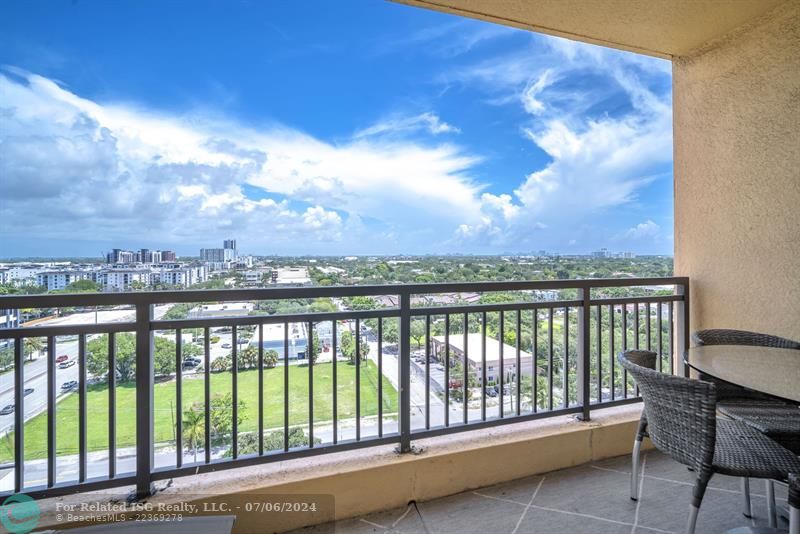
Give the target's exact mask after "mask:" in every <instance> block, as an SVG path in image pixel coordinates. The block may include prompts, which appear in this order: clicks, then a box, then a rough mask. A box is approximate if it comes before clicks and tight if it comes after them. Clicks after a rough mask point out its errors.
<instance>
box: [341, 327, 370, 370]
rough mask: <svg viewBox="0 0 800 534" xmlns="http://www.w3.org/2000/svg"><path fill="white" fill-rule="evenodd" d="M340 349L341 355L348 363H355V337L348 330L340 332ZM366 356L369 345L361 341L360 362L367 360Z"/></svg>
mask: <svg viewBox="0 0 800 534" xmlns="http://www.w3.org/2000/svg"><path fill="white" fill-rule="evenodd" d="M340 343H341V348H342V355H343V356H344V357H345V358H347V359H348V360H349V361H350V363H352V364H355V362H356V341H355V336H354V335H353V334H352V332H350V331H349V330H345V331H344V332H342V339H341V342H340ZM367 354H369V344H368V343H367V342H366V341H363V340H362V341H361V360H362V361H364V360H366V359H367Z"/></svg>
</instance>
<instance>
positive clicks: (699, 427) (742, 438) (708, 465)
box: [619, 353, 800, 507]
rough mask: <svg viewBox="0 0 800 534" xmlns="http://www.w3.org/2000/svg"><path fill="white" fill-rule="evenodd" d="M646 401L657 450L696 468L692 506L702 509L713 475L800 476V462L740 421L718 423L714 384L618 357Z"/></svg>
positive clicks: (753, 476) (651, 433) (645, 407)
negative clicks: (701, 505)
mask: <svg viewBox="0 0 800 534" xmlns="http://www.w3.org/2000/svg"><path fill="white" fill-rule="evenodd" d="M619 362H620V364H621V365H622V366H623V367H624V368H625V369H626V370H627V371H628V372H629V373H631V376H632V377H633V379H634V380H635V381H636V384H637V385H638V386H639V390H640V391H641V394H642V398H643V400H644V411H645V413H646V416H647V431H648V433H649V435H650V439H651V440H652V441H653V443H654V444H655V446H656V448H658V449H659V450H660V451H662V452H664V453H666V454H668V455H669V456H671V457H672V458H673V459H675V460H677V461H678V462H680V463H682V464H684V465H688V466H690V467H692V468H694V470H695V472H696V473H697V481H696V483H695V487H694V494H693V505H694V506H697V507H699V506H700V502H701V501H702V499H703V495H704V493H705V489H706V486H707V485H708V481H709V479H710V478H711V475H712V474H713V473H714V472H720V473H724V474H727V475H733V476H747V477H752V478H770V479H778V480H786V479H787V477H788V474H789V473H798V472H800V460H798V458H797V457H796V456H795V455H794V454H792V453H791V452H790V451H787V450H786V449H784V448H783V447H781V446H780V445H778V444H777V443H775V442H773V441H772V440H770V439H769V438H767V437H766V436H764V435H762V434H761V433H759V432H758V431H756V430H754V429H752V428H750V427H749V426H747V425H745V424H743V423H740V422H738V421H728V420H719V421H718V420H717V418H716V386H715V385H714V384H713V383H710V382H704V381H702V380H690V379H688V378H683V377H677V376H669V375H665V374H662V373H659V372H657V371H654V370H651V369H647V368H645V367H641V366H639V365H636V364H634V363H632V362H631V361H630V360H628V359H627V358H626V357H625V354H624V353H623V354H620V356H619Z"/></svg>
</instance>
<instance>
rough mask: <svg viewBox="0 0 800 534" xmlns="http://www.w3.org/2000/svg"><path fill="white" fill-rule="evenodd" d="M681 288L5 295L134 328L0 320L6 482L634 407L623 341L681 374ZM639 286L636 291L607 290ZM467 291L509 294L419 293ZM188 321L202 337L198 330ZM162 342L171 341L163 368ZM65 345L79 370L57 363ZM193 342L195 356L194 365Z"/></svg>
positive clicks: (166, 466) (239, 462) (100, 482)
mask: <svg viewBox="0 0 800 534" xmlns="http://www.w3.org/2000/svg"><path fill="white" fill-rule="evenodd" d="M688 284H689V281H688V279H687V278H682V277H670V278H640V279H625V280H620V279H613V280H600V279H597V280H556V281H542V282H486V283H450V284H415V285H386V286H351V287H294V288H268V289H241V290H239V289H235V290H209V291H164V292H147V293H121V294H75V295H37V296H6V297H0V308H10V309H27V308H47V309H52V308H72V307H92V306H95V307H105V306H115V307H120V306H129V307H131V308H132V313H135V315H134V318H135V320H134V321H122V322H107V323H97V322H93V323H91V324H60V325H55V326H28V327H20V328H12V329H4V330H0V346H2V344H7V349H6V350H13V371H11V372H8V373H6V375H7V376H6V378H5V382H4V381H3V380H4V377H3V376H2V375H0V389H2V391H0V396H2V395H3V394H6V395H10V392H11V391H12V390H13V397H12V398H13V401H14V411H13V415H11V414H6V415H5V416H0V425H3V428H4V430H3V431H2V434H3V435H4V438H2V439H0V445H2V444H5V445H6V449H8V450H7V451H6V452H5V453H3V454H4V457H5V461H4V462H5V464H6V465H5V468H6V469H7V470H9V471H8V472H9V473H10V471H11V470H13V484H12V483H11V478H12V477H11V475H9V476H8V479H7V482H6V483H5V486H0V491H2V492H3V493H12V492H25V493H27V494H29V495H32V496H34V497H46V496H55V495H59V494H65V493H72V492H80V491H92V490H98V489H103V488H108V487H114V486H122V485H135V486H136V494H137V496H138V497H142V496H145V495H147V494H149V493H150V492H151V489H152V484H153V482H155V481H158V480H164V479H168V478H171V477H175V476H180V475H187V474H195V473H203V472H208V471H214V470H218V469H224V468H231V467H240V466H245V465H252V464H257V463H262V462H269V461H277V460H283V459H288V458H297V457H302V456H308V455H314V454H323V453H327V452H335V451H341V450H346V449H353V448H359V447H366V446H371V445H376V444H386V443H396V444H397V445H398V451H399V452H401V453H404V452H409V451H411V450H412V440H415V439H420V438H424V437H430V436H434V435H440V434H447V433H451V432H457V431H462V430H471V429H477V428H482V427H487V426H493V425H500V424H507V423H515V422H519V421H527V420H532V419H537V418H543V417H552V416H556V415H564V414H576V415H577V416H578V417H579V418H580V419H582V420H588V419H589V418H590V416H591V410H592V409H594V408H598V407H608V406H613V405H617V404H624V403H629V402H638V401H639V400H640V399H639V397H638V395H637V392H636V390H635V387H634V386H633V384H632V382H631V381H630V380H629V379H628V377H627V376H625V373H624V371H621V370H620V369H619V368H618V366H617V364H616V362H615V354H616V353H618V352H619V351H621V350H626V349H628V348H647V349H651V350H654V351H656V352H657V353H658V354H659V359H658V361H659V367H660V369H661V370H662V371H664V372H673V373H680V374H685V373H686V369H685V367H684V366H683V363H682V360H681V358H680V356H681V355H682V354H683V351H684V350H685V348H686V347H687V346H688V339H689V335H688V325H689V306H688V302H689V301H688V291H689V285H688ZM653 286H664V287H667V286H668V289H667V290H664V289H663V288H662V290H661V291H653V290H652V287H653ZM645 287H647V288H650V289H649V290H640V291H639V293H640V294H644V296H630V291H628V294H627V295H626V296H621V297H620V296H609V294H610V293H614V292H616V293H617V294H619V293H625V288H645ZM468 292H476V293H481V294H492V293H497V292H513V294H514V295H516V296H517V297H519V299H518V301H516V302H499V303H494V304H484V303H478V304H461V303H458V304H448V305H441V306H439V305H432V304H431V301H433V302H436V299H427V300H425V299H421V298H420V297H421V296H430V295H442V294H451V295H452V294H459V293H460V294H463V293H468ZM387 295H388V296H391V300H389V306H388V307H383V308H377V309H367V310H348V309H342V308H344V306H339V309H340V311H335V312H315V313H293V314H278V315H267V314H264V315H259V314H249V315H241V316H233V317H231V316H220V317H195V318H188V319H176V320H165V319H156V316H155V312H154V310H155V307H156V306H159V305H164V304H175V303H204V302H205V303H208V302H214V303H225V302H228V303H231V302H254V301H255V302H274V301H285V300H287V299H316V298H330V299H334V301H336V302H341V300H340V299H342V298H347V297H358V296H368V297H380V296H383V297H385V296H387ZM412 302H414V304H413V305H412ZM392 322H393V323H394V324H391V323H392ZM390 331H391V332H394V334H392V335H391V336H390V335H388V332H390ZM189 332H191V333H194V334H202V339H201V340H200V341H199V342H197V341H196V340H198V339H199V338H192V340H191V341H190V340H189V339H188V338H186V337H185V335H186V334H187V333H189ZM215 335H217V336H218V337H224V338H225V339H226V340H227V339H228V335H230V344H229V345H230V354H229V355H227V354H226V355H220V348H219V344H220V343H219V340H216V343H215V342H213V341H212V337H213V336H215ZM243 337H249V338H250V340H249V341H248V342H246V343H245V344H244V345H243V344H242V343H241V342H240V341H241V339H242V338H243ZM389 337H391V338H392V340H391V342H389V341H388V340H387V338H389ZM42 338H45V339H46V340H47V348H46V349H45V351H46V365H39V367H38V369H39V375H37V376H38V380H41V381H42V382H41V383H42V384H46V392H45V394H44V395H42V394H41V392H40V393H39V395H41V396H40V397H37V396H36V395H34V393H33V392H31V388H27V389H26V385H27V382H28V380H33V379H34V378H36V377H33V376H32V377H31V378H30V379H29V378H28V377H26V374H28V370H27V369H26V366H25V356H26V352H27V350H26V349H25V347H26V340H30V339H42ZM164 339H169V340H172V339H174V354H171V353H170V355H168V357H167V359H166V362H165V360H164V354H163V350H161V348H163V347H162V345H163V343H164V342H163V340H164ZM131 342H133V344H132V345H131ZM170 342H171V341H170ZM70 343H71V344H73V345H75V344H76V345H77V347H74V348H75V352H76V353H77V355H76V356H77V357H76V358H75V360H76V362H77V363H76V365H73V364H71V363H69V362H71V361H72V360H70V359H69V358H68V357H67V360H66V365H64V363H65V362H64V361H61V360H64V357H63V356H57V355H58V354H59V352H61V350H60V349H59V348H58V347H59V346H61V347H65V346H67V345H68V344H70ZM253 344H255V347H253ZM315 344H319V345H323V347H315ZM123 345H125V346H123ZM169 346H170V350H172V345H171V344H170V345H169ZM190 346H192V347H194V348H193V350H192V351H191V353H192V354H195V355H197V356H198V359H199V360H200V364H196V363H194V362H196V360H193V362H192V363H187V360H186V358H187V357H188V356H187V350H188V348H189V347H190ZM223 346H224V345H223ZM12 347H13V349H12ZM98 347H101V348H98ZM126 347H127V348H126ZM160 347H161V348H160ZM249 347H252V348H249ZM126 350H128V351H130V352H128V353H126V352H125V351H126ZM273 350H274V352H273ZM275 353H277V358H276V354H275ZM318 353H319V354H318ZM317 354H318V355H317ZM220 358H222V360H221V361H222V362H223V363H222V364H220V363H219V362H216V360H219V359H220ZM227 358H229V359H227ZM98 361H99V363H98ZM215 362H216V363H215ZM70 367H72V370H71V371H70V370H69V369H70ZM31 368H32V369H33V368H34V365H33V364H31ZM36 372H37V371H36V370H35V369H34V370H32V371H31V374H32V375H35V374H36ZM65 373H75V374H77V377H76V380H75V382H76V384H72V383H70V382H69V381H68V382H66V383H63V384H59V382H60V381H61V380H63V379H64V377H68V375H67V374H65ZM45 378H46V381H45ZM28 395H30V396H31V399H32V400H29V398H28ZM76 397H77V399H76ZM37 398H38V401H37ZM76 401H77V402H76ZM37 402H38V403H39V404H40V405H39V406H37V405H36V403H37ZM26 405H27V406H26ZM253 405H255V406H256V408H255V410H253V409H252V406H253ZM248 406H249V407H250V408H248ZM26 407H27V410H26ZM4 417H7V418H9V421H7V422H4V420H3V419H2V418H4ZM12 418H13V421H12V420H10V419H12ZM37 447H38V448H37ZM3 480H6V479H3ZM2 483H3V482H1V481H0V484H2Z"/></svg>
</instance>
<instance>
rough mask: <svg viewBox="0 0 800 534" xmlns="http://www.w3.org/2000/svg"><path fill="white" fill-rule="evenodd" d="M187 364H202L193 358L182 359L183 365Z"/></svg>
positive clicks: (201, 361)
mask: <svg viewBox="0 0 800 534" xmlns="http://www.w3.org/2000/svg"><path fill="white" fill-rule="evenodd" d="M187 362H190V363H193V364H195V365H200V364H201V363H203V360H201V359H200V358H195V357H189V358H184V359H183V363H187Z"/></svg>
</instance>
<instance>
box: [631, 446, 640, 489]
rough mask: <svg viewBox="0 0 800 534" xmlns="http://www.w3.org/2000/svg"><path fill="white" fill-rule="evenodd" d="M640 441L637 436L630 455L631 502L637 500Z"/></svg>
mask: <svg viewBox="0 0 800 534" xmlns="http://www.w3.org/2000/svg"><path fill="white" fill-rule="evenodd" d="M641 449H642V440H641V438H640V437H639V436H636V439H634V440H633V452H632V453H631V500H632V501H636V500H638V499H639V465H640V463H641V454H640V451H641Z"/></svg>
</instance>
